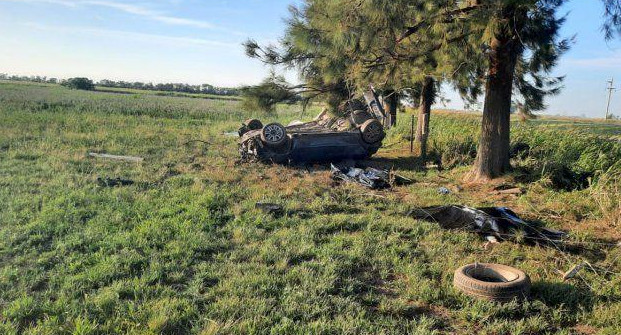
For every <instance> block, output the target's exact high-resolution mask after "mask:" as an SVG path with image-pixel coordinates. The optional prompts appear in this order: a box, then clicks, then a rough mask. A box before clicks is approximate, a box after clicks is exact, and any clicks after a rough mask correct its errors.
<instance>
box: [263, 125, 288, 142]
mask: <svg viewBox="0 0 621 335" xmlns="http://www.w3.org/2000/svg"><path fill="white" fill-rule="evenodd" d="M261 140H262V141H263V143H265V144H267V145H269V146H272V147H277V146H280V145H282V144H283V143H285V142H286V141H287V130H286V129H285V127H283V126H282V125H281V124H280V123H270V124H268V125H266V126H265V127H263V130H261Z"/></svg>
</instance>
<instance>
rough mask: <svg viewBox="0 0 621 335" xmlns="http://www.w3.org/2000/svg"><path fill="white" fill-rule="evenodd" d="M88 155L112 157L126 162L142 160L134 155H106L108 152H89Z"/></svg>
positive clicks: (142, 159)
mask: <svg viewBox="0 0 621 335" xmlns="http://www.w3.org/2000/svg"><path fill="white" fill-rule="evenodd" d="M88 155H89V156H90V157H95V158H105V159H113V160H117V161H127V162H135V163H141V162H142V161H144V158H142V157H134V156H118V155H108V154H100V153H96V152H89V153H88Z"/></svg>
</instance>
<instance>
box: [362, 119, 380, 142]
mask: <svg viewBox="0 0 621 335" xmlns="http://www.w3.org/2000/svg"><path fill="white" fill-rule="evenodd" d="M364 137H365V138H366V140H367V141H368V142H371V143H374V142H377V141H379V140H380V139H381V138H382V125H381V124H379V123H372V124H370V125H369V126H368V127H367V128H366V129H365V131H364Z"/></svg>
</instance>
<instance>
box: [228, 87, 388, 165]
mask: <svg viewBox="0 0 621 335" xmlns="http://www.w3.org/2000/svg"><path fill="white" fill-rule="evenodd" d="M370 96H371V97H375V98H374V99H377V95H376V94H375V92H371V93H370ZM350 105H351V106H350ZM358 105H359V104H353V103H352V104H349V105H348V106H349V107H347V110H350V109H351V108H353V107H359V106H358ZM367 108H368V110H366V111H365V110H359V109H357V110H350V111H349V113H350V114H349V116H348V117H343V118H330V117H327V115H326V113H325V111H324V112H322V113H321V114H320V115H319V116H318V117H317V118H316V119H315V120H313V121H311V122H306V123H301V124H300V123H298V122H295V123H292V124H290V125H289V126H286V127H284V126H282V125H281V124H278V123H270V124H267V125H265V126H263V127H262V128H261V129H251V128H256V127H257V126H258V125H259V124H261V122H260V121H258V120H252V122H250V120H248V121H246V122H245V123H244V124H243V125H242V127H241V128H240V129H239V134H240V136H241V138H240V142H239V152H240V155H241V157H242V161H248V160H258V161H263V162H274V163H289V162H333V161H340V160H345V159H354V160H359V159H366V158H369V157H370V156H372V155H373V154H375V153H376V152H377V150H379V148H380V147H381V146H382V140H383V139H384V137H385V132H384V127H383V126H382V122H380V120H379V119H378V117H380V118H381V117H383V116H382V115H384V114H383V109H382V106H381V104H380V103H379V101H376V100H371V103H369V104H368V106H367ZM375 109H377V110H378V111H377V112H375V111H374V110H375Z"/></svg>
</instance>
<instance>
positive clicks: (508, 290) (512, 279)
mask: <svg viewBox="0 0 621 335" xmlns="http://www.w3.org/2000/svg"><path fill="white" fill-rule="evenodd" d="M453 285H454V286H455V288H456V289H458V290H460V291H462V292H463V293H465V294H467V295H469V296H471V297H475V298H480V299H486V300H491V301H498V302H508V301H511V300H513V299H516V298H517V299H526V298H528V295H529V293H530V286H531V284H530V278H529V277H528V275H526V274H525V273H524V272H522V271H520V270H518V269H516V268H512V267H510V266H506V265H501V264H484V263H475V264H468V265H465V266H462V267H461V268H459V269H457V271H455V277H454V278H453Z"/></svg>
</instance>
